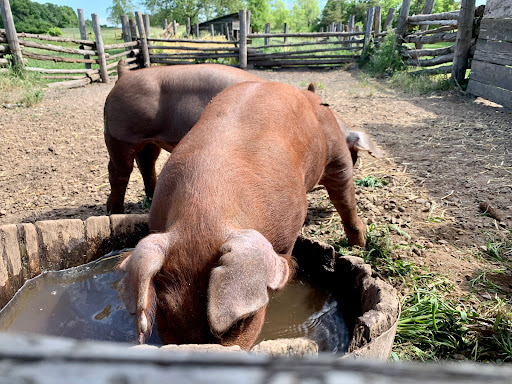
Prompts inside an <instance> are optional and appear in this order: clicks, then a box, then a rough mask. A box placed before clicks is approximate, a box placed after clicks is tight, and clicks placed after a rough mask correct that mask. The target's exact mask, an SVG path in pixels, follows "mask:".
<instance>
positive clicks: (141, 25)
mask: <svg viewBox="0 0 512 384" xmlns="http://www.w3.org/2000/svg"><path fill="white" fill-rule="evenodd" d="M135 18H136V20H137V28H138V29H139V36H140V49H141V51H142V58H143V65H144V67H149V66H150V65H151V62H150V60H149V50H148V40H147V38H146V31H145V29H144V22H143V21H142V14H141V13H140V12H139V11H137V12H135Z"/></svg>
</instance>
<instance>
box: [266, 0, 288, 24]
mask: <svg viewBox="0 0 512 384" xmlns="http://www.w3.org/2000/svg"><path fill="white" fill-rule="evenodd" d="M270 23H271V24H272V28H273V29H274V30H281V29H283V27H284V23H288V24H289V23H290V11H289V10H288V9H287V8H286V5H285V3H284V2H283V1H282V0H275V1H274V3H273V4H272V9H271V13H270Z"/></svg>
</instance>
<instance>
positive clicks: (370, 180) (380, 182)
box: [354, 176, 388, 188]
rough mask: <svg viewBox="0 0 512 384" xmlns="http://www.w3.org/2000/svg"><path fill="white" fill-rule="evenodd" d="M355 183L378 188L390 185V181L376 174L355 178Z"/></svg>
mask: <svg viewBox="0 0 512 384" xmlns="http://www.w3.org/2000/svg"><path fill="white" fill-rule="evenodd" d="M354 183H355V185H358V186H360V187H367V188H378V187H383V186H385V185H388V182H387V181H386V180H385V179H379V178H377V177H375V176H366V177H363V178H362V179H356V180H354Z"/></svg>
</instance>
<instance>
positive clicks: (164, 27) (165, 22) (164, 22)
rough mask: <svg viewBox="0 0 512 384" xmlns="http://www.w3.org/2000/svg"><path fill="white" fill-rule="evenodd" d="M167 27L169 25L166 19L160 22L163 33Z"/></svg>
mask: <svg viewBox="0 0 512 384" xmlns="http://www.w3.org/2000/svg"><path fill="white" fill-rule="evenodd" d="M168 26H169V23H168V22H167V19H163V20H162V29H163V30H164V31H165V30H166V29H167V27H168Z"/></svg>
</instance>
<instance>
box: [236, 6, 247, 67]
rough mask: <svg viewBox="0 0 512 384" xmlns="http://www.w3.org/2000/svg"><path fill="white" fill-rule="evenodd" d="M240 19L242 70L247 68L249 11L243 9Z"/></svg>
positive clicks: (240, 12)
mask: <svg viewBox="0 0 512 384" xmlns="http://www.w3.org/2000/svg"><path fill="white" fill-rule="evenodd" d="M238 18H239V19H240V36H239V38H240V40H239V44H238V47H239V50H240V52H239V55H240V58H239V62H240V63H239V64H240V68H242V69H245V68H247V11H246V10H245V9H241V10H240V11H239V12H238Z"/></svg>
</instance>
